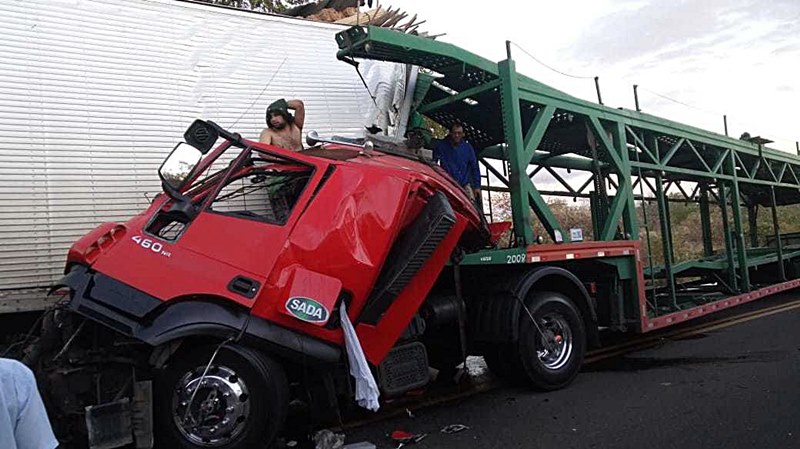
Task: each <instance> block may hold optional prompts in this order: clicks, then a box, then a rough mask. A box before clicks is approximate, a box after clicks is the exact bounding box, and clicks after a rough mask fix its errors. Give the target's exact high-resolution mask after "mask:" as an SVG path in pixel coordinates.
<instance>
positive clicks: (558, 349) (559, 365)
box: [505, 292, 586, 391]
mask: <svg viewBox="0 0 800 449" xmlns="http://www.w3.org/2000/svg"><path fill="white" fill-rule="evenodd" d="M526 303H527V306H528V310H530V312H531V314H532V315H533V316H534V318H535V319H536V321H537V323H539V327H540V328H541V329H542V331H543V332H544V333H545V334H546V337H547V338H550V339H551V340H550V341H551V344H553V348H552V350H547V349H546V348H545V347H544V345H543V342H542V339H541V338H540V337H539V335H538V332H537V330H536V328H535V327H534V326H533V323H531V320H530V317H529V316H528V313H527V312H525V311H524V310H523V311H522V313H521V315H520V329H519V339H518V341H517V343H516V345H514V349H515V350H514V353H515V354H514V356H515V357H514V359H515V360H514V363H511V364H509V363H506V364H505V365H506V367H507V368H506V369H511V368H512V366H513V367H519V371H518V372H517V373H516V374H517V375H520V376H522V377H523V378H524V380H526V381H527V382H528V383H529V384H531V386H533V387H534V388H536V389H539V390H544V391H552V390H558V389H560V388H564V387H566V386H567V385H569V384H570V383H571V382H572V381H573V380H574V379H575V376H577V375H578V372H579V371H580V369H581V366H582V365H583V357H584V355H585V353H586V330H585V327H584V323H583V319H581V315H580V312H578V309H577V307H576V306H575V304H574V303H573V302H572V301H571V300H570V299H569V298H567V297H566V296H564V295H563V294H561V293H556V292H537V293H534V294H532V295H530V296H529V297H528V301H526Z"/></svg>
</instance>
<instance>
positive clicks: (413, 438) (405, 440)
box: [389, 430, 428, 449]
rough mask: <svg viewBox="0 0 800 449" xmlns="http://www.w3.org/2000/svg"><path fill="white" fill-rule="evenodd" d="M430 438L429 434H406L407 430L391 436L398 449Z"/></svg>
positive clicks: (395, 432) (396, 432) (396, 431)
mask: <svg viewBox="0 0 800 449" xmlns="http://www.w3.org/2000/svg"><path fill="white" fill-rule="evenodd" d="M427 436H428V434H427V433H411V432H406V431H405V430H395V431H394V432H392V434H391V435H390V436H389V438H391V439H392V441H394V442H395V443H398V444H397V448H398V449H399V448H401V447H403V446H407V445H409V444H416V443H419V442H420V441H422V440H424V439H425V438H426V437H427Z"/></svg>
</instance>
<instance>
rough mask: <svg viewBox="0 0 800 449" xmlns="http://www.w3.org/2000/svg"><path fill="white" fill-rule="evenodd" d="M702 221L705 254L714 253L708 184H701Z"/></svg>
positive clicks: (710, 254)
mask: <svg viewBox="0 0 800 449" xmlns="http://www.w3.org/2000/svg"><path fill="white" fill-rule="evenodd" d="M700 222H701V226H702V228H703V255H704V256H705V257H709V256H712V255H713V254H714V241H713V240H712V235H711V210H710V208H709V207H708V184H707V183H705V182H704V183H701V184H700Z"/></svg>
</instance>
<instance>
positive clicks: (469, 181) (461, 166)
mask: <svg viewBox="0 0 800 449" xmlns="http://www.w3.org/2000/svg"><path fill="white" fill-rule="evenodd" d="M433 161H434V162H438V163H439V165H441V166H442V168H444V170H445V171H446V172H447V173H449V174H450V176H452V177H453V179H455V180H456V182H457V183H458V184H459V185H460V186H461V187H463V188H464V189H465V190H466V191H467V194H468V195H469V196H470V198H472V199H473V200H474V199H476V198H480V197H481V178H480V176H481V174H480V171H479V170H478V159H477V157H476V156H475V150H474V149H473V148H472V145H470V144H469V142H467V141H466V140H464V126H463V125H462V124H460V123H453V124H452V125H450V133H449V134H448V135H447V138H446V139H444V140H440V141H439V142H437V143H436V146H435V147H434V149H433Z"/></svg>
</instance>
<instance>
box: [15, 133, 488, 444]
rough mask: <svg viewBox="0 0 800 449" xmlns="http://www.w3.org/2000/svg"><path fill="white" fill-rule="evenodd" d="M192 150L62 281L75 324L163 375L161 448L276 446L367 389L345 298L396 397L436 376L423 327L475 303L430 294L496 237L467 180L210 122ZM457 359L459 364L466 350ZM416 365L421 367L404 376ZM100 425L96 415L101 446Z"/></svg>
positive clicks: (107, 227) (77, 256)
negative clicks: (287, 433)
mask: <svg viewBox="0 0 800 449" xmlns="http://www.w3.org/2000/svg"><path fill="white" fill-rule="evenodd" d="M185 140H186V141H187V142H188V143H185V142H184V143H181V144H179V145H178V146H177V147H176V148H175V149H174V150H173V152H172V153H171V154H170V156H169V157H168V158H167V159H166V160H165V162H164V164H163V165H162V167H161V169H160V172H159V173H160V175H161V179H162V183H163V188H164V193H162V194H160V195H159V196H158V197H156V198H155V199H154V201H153V202H152V204H151V205H150V207H149V208H148V209H147V210H146V211H144V212H143V213H142V214H140V215H138V216H136V217H134V218H132V219H131V220H129V221H128V222H125V223H120V224H117V223H107V224H103V225H101V226H99V227H98V228H97V229H95V230H94V231H92V232H90V233H89V234H87V235H86V236H85V237H83V238H82V239H81V240H79V241H78V242H76V243H75V244H74V245H73V246H72V248H71V249H70V251H69V254H68V258H67V268H66V274H65V276H64V278H63V279H62V281H61V282H60V283H59V285H57V286H56V289H58V288H62V289H66V290H67V293H68V296H69V300H68V302H66V306H65V307H66V308H68V309H69V310H70V311H72V312H74V314H72V315H70V316H69V317H65V316H64V313H63V311H62V312H60V314H59V315H58V317H59V318H58V319H60V320H69V321H70V322H71V324H70V326H68V328H70V329H73V328H74V325H75V323H74V322H75V321H76V320H78V319H77V318H76V315H77V316H79V317H81V319H80V320H78V321H81V322H82V323H87V322H88V323H91V326H94V327H97V326H98V325H99V327H100V328H101V330H99V331H92V332H101V333H102V334H103V335H107V336H108V338H107V339H106V340H107V341H106V343H108V344H112V341H113V342H115V343H114V344H116V343H119V344H121V342H123V341H127V343H126V344H128V345H131V346H126V347H130V348H134V347H135V348H137V349H136V351H138V353H139V354H140V357H139V358H140V360H138V361H137V360H131V361H130V362H129V363H127V364H126V363H122V364H121V365H122V367H121V368H122V371H125V370H129V371H130V370H133V372H135V373H136V374H135V375H134V377H135V379H150V380H152V381H153V383H154V384H153V387H154V394H153V395H152V409H153V411H154V412H155V428H156V429H157V430H158V435H159V438H160V439H162V440H165V441H167V442H169V443H170V444H182V445H183V446H184V447H206V446H214V447H235V448H239V447H241V448H245V447H255V446H256V445H263V444H265V443H269V442H270V441H272V440H273V439H274V437H275V435H276V433H277V432H278V430H279V429H280V427H281V425H282V423H283V420H284V417H285V416H286V409H287V406H288V402H289V401H290V399H292V398H294V397H302V398H307V397H311V398H312V399H318V398H322V399H321V400H322V402H323V403H322V404H315V406H316V407H317V408H320V405H321V409H323V410H324V409H335V408H336V403H335V400H333V401H332V400H331V399H330V398H331V397H335V396H336V395H337V394H339V395H341V394H342V392H345V393H346V392H348V391H350V390H351V388H350V385H349V381H348V377H347V372H348V368H347V365H346V362H345V360H346V356H345V354H344V351H345V346H344V339H343V331H342V319H343V317H342V316H341V312H340V310H341V308H342V306H343V305H345V306H346V310H347V317H346V319H348V320H349V321H350V322H351V323H353V326H354V327H355V329H356V333H357V338H358V340H359V341H360V346H361V348H363V354H364V355H365V356H366V360H367V361H369V363H371V364H372V365H373V366H374V367H379V368H380V369H377V370H376V374H379V376H378V379H379V383H380V384H381V387H382V390H383V391H384V392H385V393H388V394H397V393H401V392H403V391H406V390H408V389H410V388H416V387H419V386H421V385H424V384H425V383H427V382H428V381H429V374H428V365H429V361H428V357H427V352H426V349H425V345H424V344H423V343H422V342H421V335H422V334H423V329H424V328H425V327H426V324H427V327H428V328H429V330H428V334H429V335H430V334H433V333H434V332H435V327H436V326H438V325H442V326H447V325H450V324H451V323H448V322H446V320H443V319H442V317H441V316H439V317H438V319H433V318H432V317H436V316H437V315H441V314H442V313H445V314H447V313H449V312H450V311H451V309H457V310H459V311H460V310H461V309H463V305H462V304H459V302H458V301H457V299H456V298H455V297H452V295H451V297H447V298H437V299H431V295H430V293H431V292H432V291H433V290H434V285H435V284H436V283H437V280H439V278H440V275H441V274H442V272H443V270H444V269H445V267H446V266H447V265H448V263H449V262H450V261H451V259H452V257H453V255H454V254H459V253H461V252H463V251H464V250H471V249H474V248H477V247H480V246H481V245H482V244H484V243H485V236H486V235H488V233H487V230H486V229H485V223H483V222H482V219H481V216H480V214H479V212H478V210H477V209H476V207H475V205H474V204H472V203H471V201H470V199H469V198H468V197H467V196H466V194H465V193H464V191H463V190H462V189H461V188H459V187H458V185H457V184H456V183H455V182H454V181H452V179H450V178H449V177H448V176H447V175H446V174H444V173H443V172H442V171H441V169H440V168H438V167H436V166H433V165H431V164H429V163H426V162H425V161H423V160H421V159H418V158H416V157H415V156H413V155H411V154H410V153H404V152H402V151H397V149H392V148H384V149H382V148H380V147H378V148H375V145H374V144H373V143H372V142H367V143H366V144H364V145H356V144H348V143H338V144H336V143H333V144H331V143H328V144H325V145H314V146H313V147H312V148H310V149H308V150H305V151H303V152H292V151H289V150H284V149H281V148H278V147H273V146H268V145H263V144H259V143H256V142H251V141H248V140H246V139H243V138H241V137H240V136H239V135H237V134H232V133H230V132H228V131H226V130H224V129H222V128H220V127H219V126H217V125H216V124H214V123H212V122H203V121H200V120H198V121H196V122H195V123H194V124H193V125H192V126H191V127H190V128H189V129H188V130H187V132H186V134H185ZM311 143H315V142H311ZM217 144H218V145H217ZM214 145H216V147H215V148H212V147H213V146H214ZM426 300H428V302H429V304H428V306H425V307H424V306H423V304H424V303H425V302H426ZM426 310H427V312H425V311H426ZM422 313H427V315H428V317H429V318H428V320H427V323H426V320H424V319H423V318H422V316H421V314H422ZM459 316H460V315H459ZM462 318H463V317H462ZM78 326H80V327H79V328H78V330H77V331H75V333H74V334H73V335H74V336H77V337H78V340H79V342H82V343H84V344H88V345H92V348H93V349H92V350H93V351H94V352H95V353H104V354H105V355H106V356H107V357H108V356H110V355H111V354H113V353H116V352H115V351H116V350H115V349H113V348H103V344H100V345H97V344H96V343H97V341H96V337H95V339H94V341H93V342H88V341H81V339H83V338H85V337H86V336H87V331H83V329H82V328H83V326H84V324H80V325H78ZM59 327H61V328H64V326H59ZM81 331H83V332H82V333H81ZM69 337H70V335H59V336H58V337H57V338H56V340H59V341H62V340H64V339H65V338H69ZM455 337H456V338H458V335H457V334H455ZM101 340H102V339H101ZM79 342H76V344H73V345H72V347H71V348H70V349H75V348H76V347H77V343H79ZM112 346H113V344H112ZM54 347H55V345H54ZM70 349H68V351H69V350H70ZM390 351H392V354H394V355H390ZM40 352H41V353H42V354H44V353H45V352H46V351H40ZM117 352H118V351H117ZM453 353H454V354H456V355H457V356H456V357H455V358H453V357H452V356H450V357H449V359H450V360H448V361H447V363H449V364H450V365H452V366H451V367H454V366H455V365H457V364H458V363H460V362H461V361H462V360H463V357H464V354H463V353H461V351H459V350H456V351H455V352H453V350H452V348H451V350H450V353H449V354H448V355H450V354H453ZM119 355H120V356H121V355H122V354H119ZM45 359H46V357H40V359H39V360H35V361H33V362H34V363H36V364H38V365H40V366H41V367H42V368H43V370H44V371H45V372H47V371H48V370H54V369H55V366H56V365H58V366H59V367H61V368H63V364H64V363H68V362H67V361H66V360H65V361H60V363H54V362H55V361H54V360H45ZM145 360H146V362H145ZM409 361H410V362H411V364H412V365H413V368H414V371H413V372H411V373H405V374H402V373H399V372H398V370H399V369H407V368H408V366H409V365H408V364H409ZM29 362H30V361H29ZM398 363H401V364H398ZM402 363H405V365H402ZM435 364H436V362H434V365H435ZM107 369H109V367H108V366H105V367H94V368H93V370H94V371H92V373H93V374H97V373H99V372H102V371H103V370H107ZM309 371H312V374H311V375H309ZM62 377H69V376H62ZM90 377H91V376H90ZM120 377H121V378H124V377H125V376H124V375H120ZM59 381H60V382H67V383H69V382H70V381H69V380H67V381H64V380H63V379H62V380H59ZM126 385H127V384H126ZM290 385H292V390H291V391H290ZM319 385H322V388H319ZM117 387H120V385H117ZM118 393H119V394H115V395H113V397H116V398H119V397H122V396H126V395H128V394H132V396H136V395H137V394H136V393H135V392H134V393H129V392H127V391H122V390H120V391H119V392H118ZM101 396H102V395H101ZM139 396H141V395H139ZM75 399H77V398H75ZM96 401H99V398H98V399H97V400H96ZM65 402H69V401H63V400H62V401H61V403H60V404H59V407H57V409H58V410H59V411H61V412H63V413H65V414H68V413H69V410H70V409H71V406H72V405H74V404H66V403H65ZM73 402H74V401H73ZM99 402H102V401H99ZM147 402H149V401H145V402H144V403H141V404H138V405H137V404H134V406H133V408H134V414H135V413H136V412H140V411H141V410H137V408H139V409H141V408H144V409H145V410H146V409H147V407H148V405H149V404H147ZM108 404H111V405H113V404H114V401H108ZM72 408H74V407H72ZM97 419H99V418H98V417H97V416H95V414H93V413H92V410H87V411H86V423H87V425H88V427H89V433H90V434H89V439H90V441H91V440H92V438H99V437H97V436H93V435H92V434H91V433H92V430H91V429H92V427H93V426H92V424H90V422H92V420H95V421H96V420H97ZM94 427H97V425H95V426H94ZM134 433H135V432H134Z"/></svg>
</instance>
